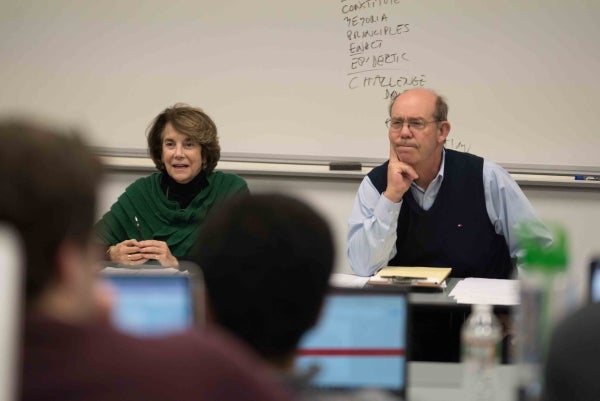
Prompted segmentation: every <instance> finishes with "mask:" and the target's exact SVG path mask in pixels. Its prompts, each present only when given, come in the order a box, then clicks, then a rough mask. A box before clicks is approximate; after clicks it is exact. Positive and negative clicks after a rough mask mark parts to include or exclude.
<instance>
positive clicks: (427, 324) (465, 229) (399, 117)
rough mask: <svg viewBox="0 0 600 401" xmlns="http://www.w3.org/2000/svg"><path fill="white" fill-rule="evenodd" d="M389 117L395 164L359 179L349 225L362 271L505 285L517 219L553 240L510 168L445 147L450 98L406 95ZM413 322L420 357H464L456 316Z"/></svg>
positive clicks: (430, 315) (433, 315) (354, 264)
mask: <svg viewBox="0 0 600 401" xmlns="http://www.w3.org/2000/svg"><path fill="white" fill-rule="evenodd" d="M389 114H390V118H389V119H388V120H387V121H386V125H387V127H388V136H389V143H390V148H389V160H388V161H387V162H385V163H383V164H382V165H380V166H378V167H376V168H374V169H373V170H372V171H371V172H370V173H369V174H368V175H367V176H366V177H365V178H364V179H363V181H362V183H361V185H360V187H359V189H358V193H357V195H356V199H355V202H354V207H353V210H352V214H351V216H350V219H349V224H348V228H349V231H348V239H347V249H346V252H347V257H348V260H349V263H350V266H351V268H352V270H353V271H354V272H355V273H356V274H359V275H361V276H369V275H372V274H374V273H376V272H377V271H378V270H379V269H381V268H382V267H384V266H388V265H392V266H394V265H395V266H449V267H452V273H451V276H453V277H483V278H502V279H506V278H511V277H512V276H513V275H514V261H515V260H516V258H517V256H519V253H520V249H519V245H518V243H517V235H516V233H515V230H516V228H517V227H516V226H517V225H518V224H519V223H520V222H525V221H527V222H528V224H529V225H530V227H531V232H532V234H533V235H535V236H536V238H537V239H538V240H539V241H541V242H542V244H550V243H551V242H552V236H551V235H550V233H549V231H548V229H547V228H546V227H545V226H544V224H543V223H542V222H541V221H540V220H539V219H538V217H537V216H536V214H535V212H534V210H533V207H532V206H531V204H530V203H529V201H528V200H527V198H526V197H525V194H523V192H522V191H521V189H520V188H519V186H518V185H517V183H516V182H515V181H514V180H513V179H512V177H511V176H510V175H509V174H508V172H507V171H506V170H504V169H503V168H502V167H500V166H499V165H497V164H496V163H493V162H491V161H489V160H484V159H483V158H481V157H478V156H475V155H472V154H469V153H463V152H458V151H455V150H451V149H445V148H444V143H445V141H446V138H447V137H448V134H449V133H450V122H448V118H447V114H448V105H447V104H446V102H445V100H444V98H442V97H441V96H439V95H438V94H437V93H435V92H433V91H431V90H428V89H422V88H418V89H410V90H407V91H404V92H402V93H400V94H399V95H397V96H396V97H395V98H394V99H393V100H392V102H391V104H390V108H389ZM453 320H454V322H453ZM413 323H415V324H414V325H413V339H414V341H413V359H414V360H446V361H457V360H458V348H459V341H460V340H459V328H460V324H461V323H462V322H461V319H460V318H459V317H458V316H453V315H452V313H444V312H440V311H430V312H429V311H428V312H427V313H422V314H421V316H419V317H418V318H417V317H416V316H414V318H413ZM452 343H454V345H452ZM449 345H451V346H449Z"/></svg>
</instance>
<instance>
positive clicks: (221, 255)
mask: <svg viewBox="0 0 600 401" xmlns="http://www.w3.org/2000/svg"><path fill="white" fill-rule="evenodd" d="M333 260H334V247H333V240H332V235H331V231H330V228H329V226H328V224H327V223H326V222H325V220H324V219H323V218H322V217H321V216H320V215H319V214H318V213H317V212H315V211H314V210H313V209H312V208H311V207H310V206H308V205H307V204H305V203H303V202H301V201H299V200H296V199H293V198H291V197H289V196H285V195H279V194H258V195H247V196H243V197H238V198H234V199H232V200H230V201H228V202H227V203H225V204H224V205H223V206H222V207H219V208H218V209H215V210H214V212H212V213H211V215H210V216H209V217H208V219H207V220H206V223H205V226H204V227H203V229H202V232H201V233H200V236H199V238H198V244H197V248H196V260H195V261H196V262H197V263H198V265H199V266H200V267H201V269H202V271H203V273H204V279H205V282H206V291H207V298H208V300H207V303H208V309H209V315H211V316H210V317H211V318H212V319H213V320H214V321H215V322H216V323H218V324H220V325H221V326H223V327H225V328H226V329H228V330H229V331H231V332H232V333H233V334H234V335H236V336H238V337H239V338H241V339H242V340H243V341H245V342H246V343H247V344H249V345H250V346H251V347H252V348H253V349H254V350H256V351H257V352H258V353H259V354H260V355H261V356H262V357H263V358H265V359H266V360H268V361H269V362H270V363H272V364H274V365H275V366H277V367H279V368H282V369H287V368H291V367H292V366H291V365H292V364H293V357H294V354H295V350H296V347H297V345H298V342H299V340H300V337H301V336H302V335H303V334H304V333H305V332H306V331H307V330H308V329H309V328H311V327H312V326H313V325H314V323H315V322H316V320H317V319H318V316H319V312H320V308H321V305H322V302H323V298H324V295H325V292H326V290H327V287H328V281H329V276H330V274H331V272H332V268H333Z"/></svg>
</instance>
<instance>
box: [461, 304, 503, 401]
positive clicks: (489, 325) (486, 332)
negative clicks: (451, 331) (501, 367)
mask: <svg viewBox="0 0 600 401" xmlns="http://www.w3.org/2000/svg"><path fill="white" fill-rule="evenodd" d="M501 339H502V326H501V325H500V322H499V321H498V318H497V317H496V316H495V315H494V313H493V311H492V306H491V305H473V307H472V311H471V314H470V315H469V317H468V318H467V320H466V321H465V323H464V324H463V326H462V329H461V360H462V362H463V364H464V372H463V375H464V376H463V390H464V392H465V396H466V397H465V399H466V400H470V401H488V400H494V399H495V398H496V390H497V388H498V364H499V363H500V348H501Z"/></svg>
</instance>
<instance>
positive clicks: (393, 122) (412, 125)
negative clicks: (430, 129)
mask: <svg viewBox="0 0 600 401" xmlns="http://www.w3.org/2000/svg"><path fill="white" fill-rule="evenodd" d="M431 123H439V120H433V121H423V120H409V121H404V120H402V119H392V118H388V119H387V120H385V125H386V127H388V129H390V130H391V131H402V128H404V124H406V126H407V127H408V130H409V131H411V132H415V131H422V130H424V129H425V127H426V126H427V125H429V124H431Z"/></svg>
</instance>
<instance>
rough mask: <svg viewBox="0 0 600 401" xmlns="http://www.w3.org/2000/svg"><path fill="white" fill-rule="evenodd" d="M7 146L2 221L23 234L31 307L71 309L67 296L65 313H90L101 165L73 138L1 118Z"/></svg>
mask: <svg viewBox="0 0 600 401" xmlns="http://www.w3.org/2000/svg"><path fill="white" fill-rule="evenodd" d="M0 142H1V143H2V146H1V147H0V193H1V194H2V196H0V221H2V222H5V223H8V224H9V225H11V226H13V227H14V228H15V229H16V230H17V232H18V233H19V234H20V236H21V237H22V241H23V244H24V253H25V259H26V261H25V277H24V280H23V281H24V283H25V300H26V308H27V309H35V308H40V307H43V308H51V307H52V306H56V305H59V304H60V305H63V306H65V307H66V305H67V303H66V302H64V299H63V298H61V297H59V296H58V294H61V296H62V295H66V294H68V296H67V298H69V297H70V299H71V301H72V302H71V304H70V306H69V307H67V308H66V309H64V312H66V313H67V314H70V315H71V316H72V317H82V316H85V315H87V314H89V312H91V309H92V308H93V307H94V300H93V299H92V296H91V295H92V293H93V291H92V287H93V286H94V277H95V275H94V271H93V270H94V269H93V262H94V261H95V258H96V253H95V248H94V247H93V246H92V245H91V242H90V237H91V232H92V224H93V221H94V218H95V212H96V187H97V185H98V183H99V180H100V178H101V165H100V163H99V161H98V160H97V159H96V158H95V157H94V156H92V154H91V153H90V152H89V151H88V150H87V149H86V147H85V146H84V144H83V143H82V142H81V141H80V140H79V139H78V137H77V136H76V135H75V134H74V133H72V132H63V131H59V130H55V129H51V128H47V127H45V126H43V125H39V124H37V123H33V122H29V121H25V120H1V121H0ZM50 294H53V295H50Z"/></svg>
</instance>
